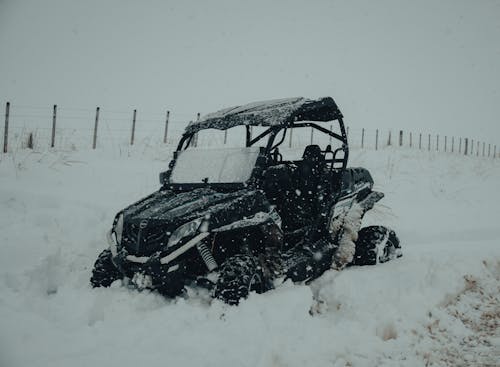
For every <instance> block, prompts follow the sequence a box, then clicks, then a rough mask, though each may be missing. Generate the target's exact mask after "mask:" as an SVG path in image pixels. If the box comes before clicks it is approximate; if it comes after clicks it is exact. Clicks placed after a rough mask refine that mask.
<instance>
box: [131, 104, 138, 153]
mask: <svg viewBox="0 0 500 367" xmlns="http://www.w3.org/2000/svg"><path fill="white" fill-rule="evenodd" d="M136 117H137V110H134V117H132V135H130V145H134V136H135V118H136Z"/></svg>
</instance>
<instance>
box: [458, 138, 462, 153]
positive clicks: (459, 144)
mask: <svg viewBox="0 0 500 367" xmlns="http://www.w3.org/2000/svg"><path fill="white" fill-rule="evenodd" d="M458 153H462V138H460V140H459V143H458Z"/></svg>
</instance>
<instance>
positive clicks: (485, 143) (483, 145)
mask: <svg viewBox="0 0 500 367" xmlns="http://www.w3.org/2000/svg"><path fill="white" fill-rule="evenodd" d="M485 145H486V143H485V142H484V141H483V157H484V149H485Z"/></svg>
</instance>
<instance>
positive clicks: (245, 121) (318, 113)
mask: <svg viewBox="0 0 500 367" xmlns="http://www.w3.org/2000/svg"><path fill="white" fill-rule="evenodd" d="M341 117H342V114H341V112H340V110H339V109H338V107H337V104H336V103H335V101H334V100H333V98H331V97H323V98H320V99H317V100H311V99H307V98H304V97H295V98H284V99H274V100H269V101H261V102H253V103H249V104H246V105H242V106H235V107H230V108H225V109H222V110H220V111H217V112H213V113H210V114H208V115H206V116H203V117H202V118H201V119H200V120H199V121H195V122H190V123H189V125H188V126H187V127H186V132H185V133H194V132H197V131H200V130H203V129H219V130H225V129H229V128H231V127H234V126H238V125H260V126H279V125H288V124H290V123H292V122H293V121H332V120H336V119H338V118H341Z"/></svg>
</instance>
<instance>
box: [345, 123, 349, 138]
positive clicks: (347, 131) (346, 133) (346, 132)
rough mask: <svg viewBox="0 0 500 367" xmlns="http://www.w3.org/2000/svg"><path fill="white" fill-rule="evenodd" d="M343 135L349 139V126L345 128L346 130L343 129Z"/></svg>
mask: <svg viewBox="0 0 500 367" xmlns="http://www.w3.org/2000/svg"><path fill="white" fill-rule="evenodd" d="M345 135H346V136H347V137H349V126H347V127H346V129H345Z"/></svg>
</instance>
